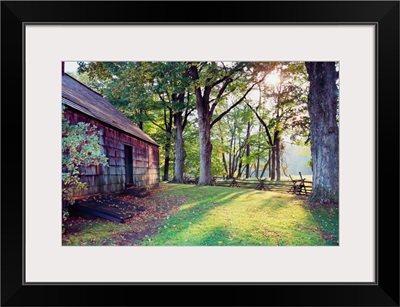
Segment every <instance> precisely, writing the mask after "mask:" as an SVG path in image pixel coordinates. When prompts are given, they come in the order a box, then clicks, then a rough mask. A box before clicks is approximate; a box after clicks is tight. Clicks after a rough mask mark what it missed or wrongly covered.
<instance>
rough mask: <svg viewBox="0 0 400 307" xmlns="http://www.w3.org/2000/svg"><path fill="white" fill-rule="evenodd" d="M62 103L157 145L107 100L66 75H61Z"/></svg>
mask: <svg viewBox="0 0 400 307" xmlns="http://www.w3.org/2000/svg"><path fill="white" fill-rule="evenodd" d="M62 102H63V103H64V104H65V105H67V106H69V107H71V108H73V109H76V110H78V111H80V112H82V113H85V114H86V115H89V116H91V117H94V118H96V119H97V120H99V121H102V122H104V123H106V124H108V125H110V126H113V127H115V128H118V129H120V130H122V131H124V132H126V133H128V134H130V135H132V136H134V137H136V138H139V139H141V140H143V141H146V142H149V143H151V144H155V145H158V144H157V143H156V141H154V140H153V139H152V138H151V137H149V136H148V135H147V134H146V133H144V132H143V131H142V130H140V129H139V128H138V127H137V126H135V125H134V124H133V123H132V122H131V121H130V120H129V119H128V118H127V117H126V116H125V115H124V114H122V113H121V112H120V111H118V110H117V109H116V108H115V107H114V106H113V105H112V104H111V103H110V102H109V101H108V100H107V99H105V98H104V97H103V96H101V95H100V94H99V93H96V92H95V91H93V90H92V89H90V88H89V87H87V86H86V85H84V84H82V83H80V82H79V81H78V80H76V79H74V78H72V77H71V76H69V75H68V74H63V75H62Z"/></svg>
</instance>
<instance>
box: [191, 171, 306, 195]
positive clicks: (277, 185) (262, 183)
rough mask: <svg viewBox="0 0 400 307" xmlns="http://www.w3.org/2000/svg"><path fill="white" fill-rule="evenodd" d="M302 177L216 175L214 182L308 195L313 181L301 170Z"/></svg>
mask: <svg viewBox="0 0 400 307" xmlns="http://www.w3.org/2000/svg"><path fill="white" fill-rule="evenodd" d="M299 175H300V178H293V177H292V176H290V175H289V180H287V181H270V180H267V179H255V178H251V179H240V178H230V179H226V178H224V177H214V178H213V184H214V185H215V186H224V187H232V188H243V189H246V188H247V189H256V190H263V191H280V192H288V193H293V194H297V195H308V194H310V192H311V190H312V181H308V180H306V179H305V178H303V176H302V175H301V172H299ZM186 183H188V184H197V183H198V178H188V179H187V180H186Z"/></svg>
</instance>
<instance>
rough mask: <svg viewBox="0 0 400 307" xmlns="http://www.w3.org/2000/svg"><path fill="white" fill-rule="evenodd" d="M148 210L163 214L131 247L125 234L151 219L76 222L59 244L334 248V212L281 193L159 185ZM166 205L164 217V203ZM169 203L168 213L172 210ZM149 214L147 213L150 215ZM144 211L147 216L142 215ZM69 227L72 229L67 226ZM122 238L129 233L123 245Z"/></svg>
mask: <svg viewBox="0 0 400 307" xmlns="http://www.w3.org/2000/svg"><path fill="white" fill-rule="evenodd" d="M151 201H152V202H153V204H152V206H153V208H156V209H154V211H155V212H156V211H157V210H158V209H157V208H159V210H160V211H162V212H164V214H163V215H162V217H160V216H158V220H157V222H156V223H152V226H151V227H152V231H147V230H146V231H144V233H146V236H143V237H141V239H140V240H137V241H135V242H132V241H129V240H130V239H129V238H130V236H129V232H130V231H132V232H135V231H136V233H138V229H144V228H145V227H149V226H146V225H147V224H148V223H149V221H151V220H152V216H156V215H155V214H153V215H143V216H140V217H137V218H136V219H133V220H132V221H131V222H129V223H126V224H118V223H113V222H109V221H107V222H106V221H102V220H99V219H98V220H96V221H82V220H81V221H80V223H79V226H76V227H77V228H76V230H74V229H73V228H72V231H71V229H69V230H68V235H66V236H63V245H96V244H98V245H146V246H150V245H156V246H321V245H338V244H339V243H338V223H339V221H338V216H339V213H338V209H337V207H334V206H315V207H310V206H308V205H307V204H306V197H305V196H299V195H293V194H290V193H286V192H280V191H257V190H251V189H241V188H231V187H219V186H205V187H204V186H203V187H201V186H195V185H184V184H168V183H163V184H161V188H160V189H158V190H156V191H155V192H154V193H152V196H151ZM167 203H168V212H167V211H166V209H164V208H166V204H167ZM171 203H172V204H173V209H171V208H172V205H171ZM149 211H150V210H149ZM145 212H146V211H145ZM71 227H74V226H71ZM121 234H128V235H126V236H125V237H124V239H123V240H120V239H117V238H120V236H121Z"/></svg>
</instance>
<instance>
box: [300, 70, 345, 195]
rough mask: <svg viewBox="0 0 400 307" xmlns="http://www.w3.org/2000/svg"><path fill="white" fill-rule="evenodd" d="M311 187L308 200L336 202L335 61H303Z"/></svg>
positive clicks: (336, 129)
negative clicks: (309, 136)
mask: <svg viewBox="0 0 400 307" xmlns="http://www.w3.org/2000/svg"><path fill="white" fill-rule="evenodd" d="M306 68H307V72H308V78H309V81H310V90H309V95H308V113H309V115H310V126H311V130H310V132H311V157H312V165H313V167H312V169H313V188H312V192H311V194H310V197H309V199H308V201H309V202H310V203H323V202H332V203H338V202H339V129H338V124H337V108H338V89H337V86H336V80H337V72H336V67H335V62H306Z"/></svg>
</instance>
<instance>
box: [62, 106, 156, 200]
mask: <svg viewBox="0 0 400 307" xmlns="http://www.w3.org/2000/svg"><path fill="white" fill-rule="evenodd" d="M64 115H65V118H66V119H68V120H69V121H70V123H71V124H76V123H78V122H86V123H87V122H89V123H91V124H93V125H95V126H96V127H97V128H98V130H99V134H100V138H99V144H100V147H101V150H102V152H103V153H104V154H105V155H106V156H107V158H108V164H109V166H89V167H85V168H84V170H83V172H84V174H83V175H82V176H81V180H82V181H84V182H86V183H87V186H88V189H86V190H84V191H81V192H79V193H77V194H75V195H73V196H87V195H92V194H98V193H112V192H118V191H122V190H124V189H125V188H126V170H125V151H124V148H125V147H124V146H125V145H128V146H131V147H132V160H133V161H132V167H133V184H134V186H137V187H139V186H140V187H141V186H146V187H155V186H157V185H158V184H159V152H158V146H156V145H153V144H150V143H147V142H144V141H142V140H140V139H137V138H135V137H133V136H131V135H128V134H126V133H124V132H121V131H119V130H116V129H114V128H112V127H110V126H106V125H104V124H102V123H100V122H98V121H96V120H94V119H91V118H89V117H88V116H86V115H84V114H81V113H78V112H75V111H73V110H71V109H67V110H65V111H64Z"/></svg>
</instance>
